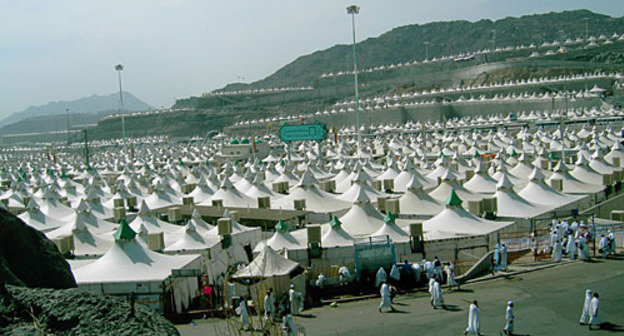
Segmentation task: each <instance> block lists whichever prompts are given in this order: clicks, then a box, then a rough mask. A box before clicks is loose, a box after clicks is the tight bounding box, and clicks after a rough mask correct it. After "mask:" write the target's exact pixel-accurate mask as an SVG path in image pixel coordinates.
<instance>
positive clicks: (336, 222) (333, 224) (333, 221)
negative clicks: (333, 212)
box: [329, 216, 342, 227]
mask: <svg viewBox="0 0 624 336" xmlns="http://www.w3.org/2000/svg"><path fill="white" fill-rule="evenodd" d="M340 224H342V223H340V220H339V219H338V217H336V216H334V217H332V219H331V220H330V221H329V226H331V227H338V226H340Z"/></svg>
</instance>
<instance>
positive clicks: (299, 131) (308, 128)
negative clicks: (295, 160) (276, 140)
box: [278, 122, 327, 161]
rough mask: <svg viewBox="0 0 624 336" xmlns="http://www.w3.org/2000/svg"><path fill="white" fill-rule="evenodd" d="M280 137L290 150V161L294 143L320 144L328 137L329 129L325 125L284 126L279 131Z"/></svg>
mask: <svg viewBox="0 0 624 336" xmlns="http://www.w3.org/2000/svg"><path fill="white" fill-rule="evenodd" d="M278 134H279V137H280V139H282V141H283V142H284V143H286V146H287V150H288V161H291V159H290V150H291V149H290V147H291V146H292V145H291V142H293V141H316V142H318V143H319V151H320V148H321V147H320V144H321V141H323V139H325V136H326V135H327V128H326V127H325V125H324V124H321V123H318V122H317V123H314V124H302V125H282V126H281V127H280V129H279V132H278Z"/></svg>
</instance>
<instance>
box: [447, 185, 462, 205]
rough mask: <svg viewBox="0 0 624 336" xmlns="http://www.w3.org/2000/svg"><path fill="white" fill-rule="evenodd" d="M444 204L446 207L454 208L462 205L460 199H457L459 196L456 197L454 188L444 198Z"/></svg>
mask: <svg viewBox="0 0 624 336" xmlns="http://www.w3.org/2000/svg"><path fill="white" fill-rule="evenodd" d="M445 203H446V205H456V206H461V205H462V200H461V198H459V196H457V193H456V192H455V188H453V189H451V194H450V195H449V196H448V197H447V198H446V201H445Z"/></svg>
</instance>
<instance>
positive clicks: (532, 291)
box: [177, 258, 624, 336]
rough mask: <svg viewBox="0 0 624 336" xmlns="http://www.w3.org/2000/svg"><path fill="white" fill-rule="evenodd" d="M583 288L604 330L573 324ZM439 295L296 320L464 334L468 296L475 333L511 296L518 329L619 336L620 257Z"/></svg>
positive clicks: (623, 291) (188, 335) (195, 330)
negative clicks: (440, 298) (434, 300)
mask: <svg viewBox="0 0 624 336" xmlns="http://www.w3.org/2000/svg"><path fill="white" fill-rule="evenodd" d="M587 288H589V289H592V290H593V291H597V292H598V293H600V303H601V305H600V311H601V315H602V318H603V321H605V322H609V323H610V324H608V325H604V327H607V328H608V329H602V330H594V331H589V330H588V328H587V326H580V325H579V318H580V315H581V309H582V306H583V301H584V297H585V290H586V289H587ZM444 300H445V303H446V304H447V305H448V306H449V308H448V309H447V310H443V309H437V310H433V309H432V308H431V306H430V305H429V295H428V293H424V292H419V293H414V294H408V295H403V296H399V297H397V298H396V299H395V308H397V309H398V310H399V312H396V313H381V314H380V313H379V312H378V310H377V309H378V307H379V299H370V300H364V301H356V302H350V303H343V304H340V305H339V306H338V307H337V308H332V307H329V306H323V307H318V308H312V309H308V310H305V311H304V314H305V315H306V317H295V318H294V319H295V323H296V324H297V325H300V326H302V327H303V329H304V331H305V334H306V335H340V336H346V335H358V336H363V335H462V332H463V330H464V329H465V328H466V326H467V321H468V306H469V303H467V301H468V302H471V301H472V300H478V301H479V306H480V308H481V332H482V333H483V334H484V335H499V334H500V331H501V329H502V327H503V326H504V324H505V320H504V318H505V308H506V304H507V301H509V300H513V301H514V303H515V316H516V320H515V326H516V330H515V333H516V334H517V335H617V334H623V335H624V258H620V259H617V260H614V259H611V260H598V261H596V262H593V263H585V262H575V263H570V264H564V265H560V266H556V267H553V268H548V269H543V270H538V271H534V272H530V273H524V274H517V275H513V276H509V277H503V278H499V279H493V280H488V281H483V282H476V283H472V284H467V285H464V286H462V291H455V292H453V291H451V292H446V293H445V294H444ZM255 321H256V322H257V321H258V319H257V318H256V319H255ZM235 322H236V321H234V322H231V323H229V325H230V326H233V325H235ZM226 325H227V323H225V322H224V321H223V320H214V319H213V320H202V321H198V323H197V324H196V325H194V326H193V325H179V326H177V328H178V330H179V331H180V333H181V335H182V336H196V335H231V334H239V332H238V331H237V330H235V329H229V330H228V329H227V326H226ZM242 334H243V335H250V334H251V333H250V332H243V333H242ZM254 334H255V335H259V334H260V333H258V332H255V333H254ZM272 335H273V334H272Z"/></svg>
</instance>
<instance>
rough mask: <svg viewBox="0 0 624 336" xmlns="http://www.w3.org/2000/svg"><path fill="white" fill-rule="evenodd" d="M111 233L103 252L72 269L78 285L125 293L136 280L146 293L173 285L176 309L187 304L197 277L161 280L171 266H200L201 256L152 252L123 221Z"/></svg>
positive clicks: (170, 272)
mask: <svg viewBox="0 0 624 336" xmlns="http://www.w3.org/2000/svg"><path fill="white" fill-rule="evenodd" d="M114 236H115V241H114V243H113V244H112V246H111V248H110V250H108V252H106V254H104V255H103V256H102V257H100V258H99V259H97V260H96V261H94V262H92V263H90V264H87V265H84V266H81V267H78V268H76V269H74V270H73V273H74V277H75V278H76V283H77V284H78V287H79V288H82V289H84V290H87V291H92V292H98V293H103V291H105V292H106V293H107V294H127V293H128V292H129V289H128V284H132V288H133V289H132V291H134V290H135V286H136V285H137V284H139V285H142V286H143V287H145V288H146V290H147V291H148V292H149V293H162V292H164V291H165V290H166V288H167V286H173V287H174V288H173V293H174V300H175V302H176V307H177V308H178V309H177V310H178V311H181V309H182V307H187V306H188V303H189V302H190V299H191V297H192V296H194V293H195V291H196V290H197V280H196V279H194V278H188V279H187V280H180V279H178V280H177V281H171V282H169V283H168V284H166V283H165V280H167V279H168V278H169V277H170V276H171V274H172V270H178V269H201V256H199V255H177V256H170V255H164V254H160V253H156V252H153V251H151V250H149V249H147V248H146V247H144V246H142V245H141V244H139V243H138V242H137V241H136V239H135V236H136V233H135V232H134V231H132V229H130V227H129V226H128V225H127V223H125V221H122V223H121V224H120V228H119V229H118V231H116V232H115V235H114ZM104 288H106V289H104Z"/></svg>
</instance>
